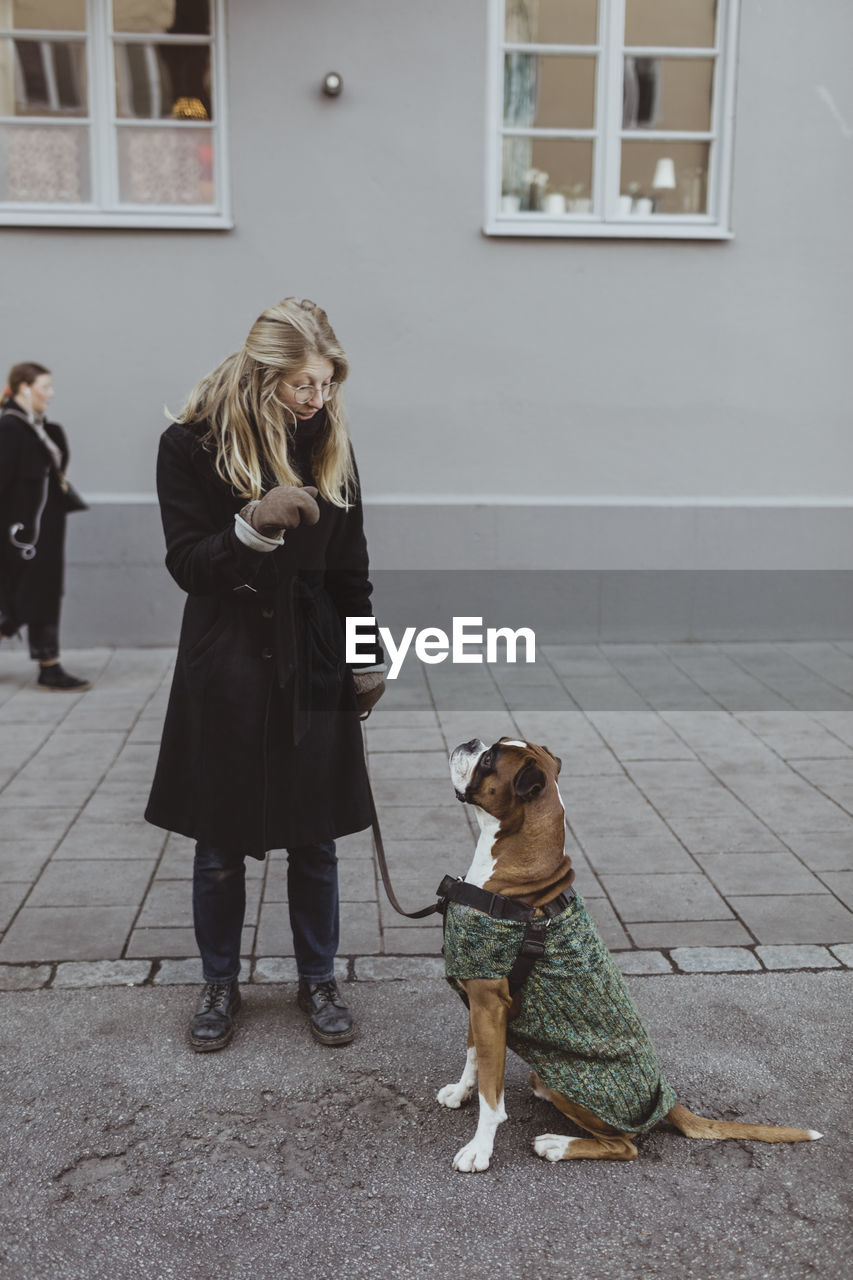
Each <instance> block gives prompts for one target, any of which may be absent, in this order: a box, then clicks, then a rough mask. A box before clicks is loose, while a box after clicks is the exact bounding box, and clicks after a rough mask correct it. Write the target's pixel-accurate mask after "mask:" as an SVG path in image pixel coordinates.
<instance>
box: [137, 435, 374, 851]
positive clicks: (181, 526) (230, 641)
mask: <svg viewBox="0 0 853 1280" xmlns="http://www.w3.org/2000/svg"><path fill="white" fill-rule="evenodd" d="M322 417H325V415H324V414H323V415H322ZM318 418H321V415H318ZM302 425H304V424H301V425H300V431H301V430H302ZM318 426H320V427H321V426H322V422H318ZM315 430H316V429H315ZM306 435H307V432H306V433H303V438H302V440H299V439H298V446H297V452H296V458H295V461H296V464H297V469H298V470H299V472H300V475H301V476H302V479H303V481H304V482H305V483H306V484H308V483H310V482H311V475H310V465H311V463H310V438H309V441H308V448H307V451H306V440H305V436H306ZM299 446H301V451H300V447H299ZM157 486H158V493H159V498H160V508H161V513H162V518H163V528H164V532H165V535H166V565H167V566H168V569H169V571H170V573H171V574H172V576H173V578H174V579H175V581H176V582H177V583H178V585H179V586H180V587H182V588H183V590H184V591H186V593H187V601H186V605H185V608H184V619H183V626H182V628H181V636H180V642H179V646H178V657H177V664H176V668H175V675H174V680H173V683H172V690H171V695H170V698H169V706H168V710H167V713H166V721H165V725H164V729H163V739H162V743H161V747H160V756H159V760H158V764H157V770H156V774H155V777H154V783H153V786H152V790H151V796H150V799H149V802H148V807H147V809H146V811H145V816H146V818H147V819H148V821H149V822H151V823H154V825H155V826H159V827H165V828H166V829H167V830H169V831H177V832H180V833H181V834H182V835H185V836H190V837H192V838H193V839H195V840H198V841H201V842H203V843H205V844H209V845H213V846H215V847H218V848H226V849H230V850H232V851H235V852H240V853H245V854H249V855H251V856H252V857H255V858H263V857H264V856H265V853H266V851H267V850H269V849H278V848H284V847H287V846H298V845H304V844H314V843H317V842H326V841H329V840H333V839H335V838H336V837H338V836H342V835H346V834H347V833H349V832H352V831H360V830H362V829H363V828H364V827H366V826H368V825H369V824H370V804H369V792H368V784H367V773H366V769H365V763H364V752H363V747H362V737H361V726H360V723H359V719H358V711H357V708H356V701H355V691H354V688H353V681H352V674H351V672H350V670H349V668H348V667H347V665H346V662H345V652H344V620H345V618H346V617H347V616H348V615H352V616H359V617H366V616H369V615H370V614H371V607H370V594H371V585H370V582H369V580H368V561H367V548H366V544H365V539H364V531H363V522H362V508H361V501H360V499H357V500H356V501H355V504H354V505H353V506H351V507H350V509H349V510H348V511H345V510H343V509H342V508H340V507H335V506H333V505H332V504H330V503H328V502H325V501H324V500H323V499H322V498H320V499H319V506H320V519H319V522H318V523H317V524H316V525H313V526H311V527H308V526H304V525H301V526H300V527H299V528H297V529H293V530H289V531H287V532H286V533H285V535H284V537H285V540H284V545H283V546H282V547H279V548H277V549H276V550H275V551H271V552H263V551H254V550H252V549H251V548H249V547H246V546H244V545H243V543H242V542H240V540H239V539H238V537H237V535H236V532H235V528H234V515H235V513H236V512H237V511H239V510H240V509H241V507H243V506H244V505H245V498H241V497H237V496H235V494H234V492H233V490H232V489H231V488H230V487H229V486H228V485H227V484H225V483H224V481H223V480H222V479H221V478H220V477H219V476H218V475H217V474H216V471H215V468H214V458H213V454H212V453H211V452H210V451H208V450H207V449H205V448H204V447H203V446H202V444H201V442H200V432H199V431H198V430H192V429H189V428H187V427H184V426H181V425H178V424H175V425H173V426H170V427H169V428H168V429H167V430H166V431H165V432H164V433H163V436H162V438H161V441H160V453H159V459H158V466H157ZM381 658H382V654H381V650H378V651H377V660H380V661H381Z"/></svg>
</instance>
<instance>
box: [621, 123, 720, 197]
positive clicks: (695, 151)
mask: <svg viewBox="0 0 853 1280" xmlns="http://www.w3.org/2000/svg"><path fill="white" fill-rule="evenodd" d="M709 158H710V145H709V144H708V143H707V142H663V141H661V142H653V141H648V142H646V141H643V142H637V141H634V139H630V140H628V139H626V140H625V141H624V142H623V143H622V173H621V181H620V185H619V191H620V195H621V197H622V200H621V202H620V204H621V207H622V212H623V213H634V214H636V213H642V214H650V213H682V214H685V213H686V214H691V213H707V212H708V162H709ZM629 197H630V200H631V201H632V207H631V208H629V207H628V198H629Z"/></svg>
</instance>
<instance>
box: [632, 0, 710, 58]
mask: <svg viewBox="0 0 853 1280" xmlns="http://www.w3.org/2000/svg"><path fill="white" fill-rule="evenodd" d="M716 25H717V0H625V44H626V45H629V46H630V45H642V46H647V47H649V46H654V45H670V46H674V45H681V46H682V47H683V48H687V49H689V48H699V49H712V48H713V47H714V32H715V30H716Z"/></svg>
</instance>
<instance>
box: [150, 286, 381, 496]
mask: <svg viewBox="0 0 853 1280" xmlns="http://www.w3.org/2000/svg"><path fill="white" fill-rule="evenodd" d="M314 356H319V357H321V358H322V359H325V360H329V361H331V364H332V366H333V369H334V372H333V374H332V380H333V381H334V382H336V383H338V384H340V383H342V382H343V381H344V380H345V379H346V376H347V374H348V373H349V363H348V361H347V358H346V355H345V354H344V350H343V348H342V347H341V344H340V343H339V342H338V340H337V338H336V337H335V334H334V331H333V329H332V326H331V325H330V324H329V320H328V317H327V316H326V313H325V311H323V309H322V307H318V306H317V304H316V302H310V301H309V300H308V299H307V298H285V299H284V301H283V302H279V303H278V305H277V306H274V307H269V308H268V309H267V310H266V311H264V312H263V313H262V314H261V315H260V316H258V318H257V320H256V321H255V323H254V324H253V325H252V327H251V329H250V330H249V336H248V337H247V339H246V341H245V343H244V344H243V346H242V347H241V348H240V350H239V351H235V352H234V353H233V355H230V356H228V357H227V359H225V360H223V361H222V364H220V365H219V366H218V367H217V368H216V369H214V370H213V372H212V373H209V374H207V376H206V377H204V378H202V380H201V382H199V383H198V385H197V386H196V387H194V388H193V390H192V391H191V392H190V394H189V396H188V398H187V402H186V404H185V405H184V407H183V409H182V410H181V413H180V414H179V415H178V416H177V417H176V418H175V421H176V422H181V423H183V424H184V425H186V426H190V427H192V426H198V427H199V428H204V432H203V435H202V442H203V443H204V445H205V447H207V448H209V449H210V450H211V451H213V450H215V452H216V471H217V473H218V475H219V476H220V477H221V478H222V479H223V480H224V481H225V482H226V484H229V485H231V487H232V488H233V489H234V491H235V493H237V495H238V496H240V497H244V498H260V497H261V496H262V494H263V492H264V481H265V479H266V481H267V484H268V482H269V479H270V477H272V478H273V479H274V480H275V483H276V484H295V485H301V483H302V477H301V476H299V475H297V473H296V471H295V470H294V469H293V465H292V463H291V459H290V452H289V449H288V445H289V443H290V440H291V438H292V435H293V432H294V430H295V428H296V423H297V419H296V416H295V414H293V413H292V411H291V410H289V409H288V408H286V406H285V405H283V404H282V403H281V401H280V400H279V399H278V397H277V395H276V392H277V391H278V386H279V383H280V382H282V381H285V382H288V381H289V380H290V378H291V377H293V376H294V375H296V374H298V373H299V372H300V370H301V369H302V368H303V367H304V366H305V363H306V361H308V360H309V359H311V358H312V357H314ZM314 480H315V483H316V485H317V488H318V489H319V491H320V493H321V495H322V496H323V497H324V498H325V499H326V500H327V501H328V502H331V503H333V504H334V506H336V507H344V508H346V507H348V506H349V505H350V503H351V502H352V500H353V497H354V495H355V488H356V476H355V468H354V466H353V461H352V454H351V451H350V442H349V433H348V431H347V426H346V418H345V416H344V412H343V406H342V404H341V400H340V393H338V394H336V395H334V396H333V397H332V399H331V400H329V401H327V402H326V427H325V430H324V431H323V434H322V437H321V438H319V439H318V441H317V443H316V445H315V449H314Z"/></svg>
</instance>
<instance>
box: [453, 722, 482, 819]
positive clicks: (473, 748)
mask: <svg viewBox="0 0 853 1280" xmlns="http://www.w3.org/2000/svg"><path fill="white" fill-rule="evenodd" d="M486 749H487V748H486V744H485V742H482V741H481V740H480V739H479V738H471V739H470V741H468V742H463V743H461V744H460V746H458V747H455V748H454V750H453V751H452V752H451V755H450V776H451V779H452V781H453V790H454V792H455V794H456V799H457V800H460V801H461V802H462V803H463V804H471V803H473V801H472V790H473V787H474V783H475V782H476V781H477V766H478V765H479V763H480V760H481V759H482V757H483V754H484V753H485V751H486Z"/></svg>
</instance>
